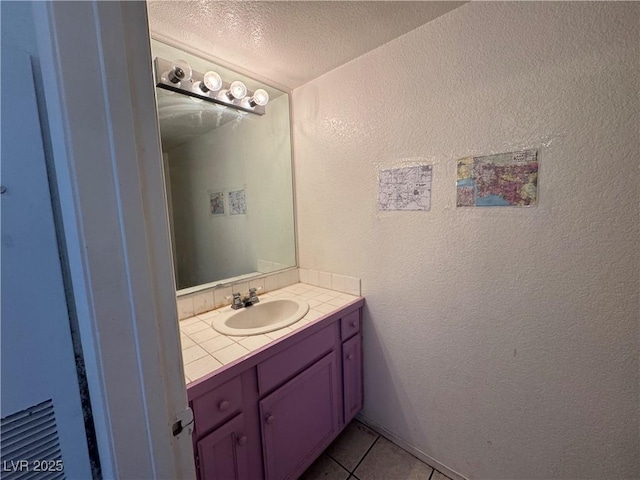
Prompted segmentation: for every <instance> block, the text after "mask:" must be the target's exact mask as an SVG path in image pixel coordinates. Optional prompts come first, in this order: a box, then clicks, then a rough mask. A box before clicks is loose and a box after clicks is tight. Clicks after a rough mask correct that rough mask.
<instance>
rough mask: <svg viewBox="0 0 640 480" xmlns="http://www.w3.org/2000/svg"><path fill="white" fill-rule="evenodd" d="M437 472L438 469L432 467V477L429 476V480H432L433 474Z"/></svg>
mask: <svg viewBox="0 0 640 480" xmlns="http://www.w3.org/2000/svg"><path fill="white" fill-rule="evenodd" d="M418 460H419V459H418ZM429 466H430V467H431V465H429ZM435 471H436V469H435V468H433V467H431V475H429V478H428V479H427V480H431V478H432V477H433V474H434V473H435Z"/></svg>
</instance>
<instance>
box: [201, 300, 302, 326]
mask: <svg viewBox="0 0 640 480" xmlns="http://www.w3.org/2000/svg"><path fill="white" fill-rule="evenodd" d="M308 311H309V304H308V303H307V302H305V301H304V300H300V299H298V298H293V297H278V298H269V299H265V300H260V302H259V303H256V304H254V305H251V306H250V307H244V308H240V309H238V310H231V309H229V311H227V312H225V313H221V314H220V315H218V316H217V317H215V318H214V320H213V324H212V326H213V328H214V329H215V330H217V331H218V332H220V333H223V334H225V335H259V334H261V333H267V332H272V331H274V330H278V329H280V328H284V327H288V326H289V325H292V324H293V323H295V322H297V321H298V320H300V319H301V318H302V317H304V316H305V315H306V314H307V312H308Z"/></svg>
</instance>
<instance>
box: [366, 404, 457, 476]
mask: <svg viewBox="0 0 640 480" xmlns="http://www.w3.org/2000/svg"><path fill="white" fill-rule="evenodd" d="M356 420H358V421H359V422H362V423H364V424H365V425H367V426H368V427H371V429H373V430H375V431H376V432H378V433H379V434H380V435H382V436H383V437H385V438H386V439H387V440H389V441H391V442H393V443H395V444H396V445H398V446H399V447H400V448H402V449H403V450H406V451H407V452H409V453H410V454H411V455H413V456H414V457H416V458H419V459H420V460H422V461H423V462H425V463H427V464H429V465H431V466H432V467H433V468H435V469H436V470H438V471H439V472H441V473H443V474H444V475H446V476H447V477H449V478H451V480H469V479H468V478H467V477H465V476H464V475H460V474H459V473H458V472H456V471H455V470H452V469H451V468H449V467H447V466H446V465H443V464H442V463H440V462H439V461H438V460H436V459H435V458H433V457H430V456H429V455H427V454H426V453H424V452H423V451H422V450H420V449H419V448H416V447H414V446H413V445H411V444H410V443H407V442H405V441H404V440H403V439H401V438H400V437H398V436H397V435H396V434H395V433H392V432H390V431H389V430H387V429H386V428H384V427H383V426H382V425H379V424H377V423H376V422H374V421H373V420H371V419H370V418H367V417H365V416H364V415H362V414H361V413H359V414H357V415H356Z"/></svg>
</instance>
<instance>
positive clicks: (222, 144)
mask: <svg viewBox="0 0 640 480" xmlns="http://www.w3.org/2000/svg"><path fill="white" fill-rule="evenodd" d="M152 53H153V56H154V57H160V58H164V59H167V60H171V61H174V60H178V59H181V60H185V61H186V62H187V63H189V65H190V66H191V68H192V69H193V70H194V71H195V70H197V71H199V72H207V71H209V70H214V71H216V72H218V73H219V74H220V76H221V77H222V79H223V80H224V81H225V82H233V81H234V80H240V81H242V82H243V83H245V84H246V85H247V87H248V89H249V90H250V91H255V90H257V89H260V88H262V89H264V90H266V92H267V93H268V96H269V102H268V104H267V105H266V106H265V107H264V108H265V114H264V115H262V116H259V115H255V114H253V113H245V112H241V111H239V110H237V109H235V108H233V107H225V106H220V105H217V104H214V103H210V102H208V101H203V100H200V99H198V98H193V97H190V96H186V95H183V94H181V93H176V92H173V91H167V90H164V89H162V88H156V94H157V102H158V116H159V119H160V136H161V141H162V152H163V163H164V172H165V186H166V190H167V208H168V213H169V224H170V228H171V237H172V238H171V239H172V246H173V257H174V258H173V260H174V270H175V275H176V288H177V289H178V290H183V291H181V292H178V293H190V292H192V291H196V290H200V289H203V288H207V287H212V286H214V285H216V284H220V283H227V282H230V281H233V280H236V279H238V278H245V277H251V276H255V275H259V274H262V273H268V272H272V271H275V270H280V269H283V268H289V267H293V266H295V258H296V255H295V235H294V219H293V179H292V172H291V143H290V125H289V96H288V94H287V93H285V92H282V91H280V90H277V89H275V88H273V87H269V86H267V85H264V84H262V83H260V82H256V81H255V80H253V79H251V78H248V77H246V76H243V75H240V74H238V73H236V72H233V71H231V70H229V69H226V68H223V67H221V66H219V65H215V64H213V63H211V62H210V61H207V60H203V59H201V58H199V57H196V56H194V55H191V54H188V53H186V52H184V51H181V50H178V49H176V48H173V47H170V46H168V45H165V44H163V43H160V42H158V41H155V40H154V41H152ZM189 82H193V80H189ZM181 83H185V82H184V81H182V82H181ZM183 88H184V86H183ZM187 88H189V86H187Z"/></svg>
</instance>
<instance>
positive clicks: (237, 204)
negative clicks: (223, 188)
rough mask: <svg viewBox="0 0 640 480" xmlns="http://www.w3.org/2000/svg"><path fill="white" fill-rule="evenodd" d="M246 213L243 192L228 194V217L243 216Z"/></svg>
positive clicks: (236, 191) (237, 191)
mask: <svg viewBox="0 0 640 480" xmlns="http://www.w3.org/2000/svg"><path fill="white" fill-rule="evenodd" d="M246 213H247V202H246V199H245V196H244V189H243V190H234V191H231V192H229V215H245V214H246Z"/></svg>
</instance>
